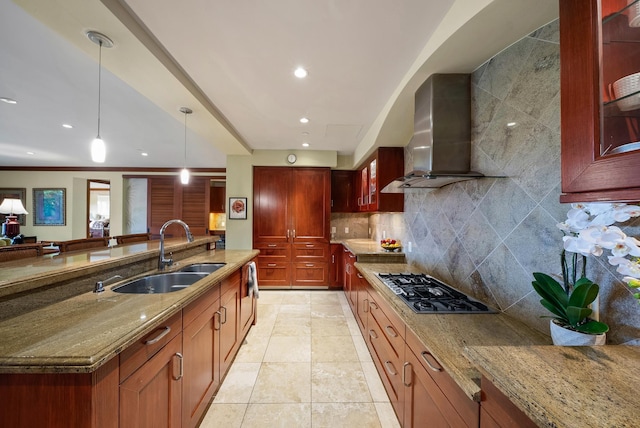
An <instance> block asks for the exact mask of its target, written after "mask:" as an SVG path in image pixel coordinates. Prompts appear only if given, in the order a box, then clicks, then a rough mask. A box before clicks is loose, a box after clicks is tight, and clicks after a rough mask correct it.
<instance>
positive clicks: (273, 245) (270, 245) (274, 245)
mask: <svg viewBox="0 0 640 428" xmlns="http://www.w3.org/2000/svg"><path fill="white" fill-rule="evenodd" d="M277 246H278V244H268V245H267V247H277Z"/></svg>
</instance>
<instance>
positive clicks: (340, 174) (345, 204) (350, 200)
mask: <svg viewBox="0 0 640 428" xmlns="http://www.w3.org/2000/svg"><path fill="white" fill-rule="evenodd" d="M356 174H357V172H356V171H345V170H334V171H331V212H332V213H352V212H357V211H358V204H357V203H356V199H357V196H356V182H357V180H356Z"/></svg>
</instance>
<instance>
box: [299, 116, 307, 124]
mask: <svg viewBox="0 0 640 428" xmlns="http://www.w3.org/2000/svg"><path fill="white" fill-rule="evenodd" d="M300 123H309V118H306V117H301V118H300Z"/></svg>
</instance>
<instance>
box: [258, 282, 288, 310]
mask: <svg viewBox="0 0 640 428" xmlns="http://www.w3.org/2000/svg"><path fill="white" fill-rule="evenodd" d="M258 286H259V284H258ZM288 292H289V291H288V290H281V291H280V290H265V289H262V290H260V296H259V297H258V305H280V304H282V298H283V297H284V296H286V295H287V293H288Z"/></svg>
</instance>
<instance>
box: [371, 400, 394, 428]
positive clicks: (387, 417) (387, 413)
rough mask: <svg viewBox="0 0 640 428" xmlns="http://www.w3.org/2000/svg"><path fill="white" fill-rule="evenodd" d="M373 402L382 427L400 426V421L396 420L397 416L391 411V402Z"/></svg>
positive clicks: (392, 427)
mask: <svg viewBox="0 0 640 428" xmlns="http://www.w3.org/2000/svg"><path fill="white" fill-rule="evenodd" d="M373 404H375V406H376V411H377V412H378V419H379V420H380V425H381V426H382V428H400V422H398V417H397V416H396V413H395V412H394V411H393V407H392V406H391V403H380V402H378V403H373Z"/></svg>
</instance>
